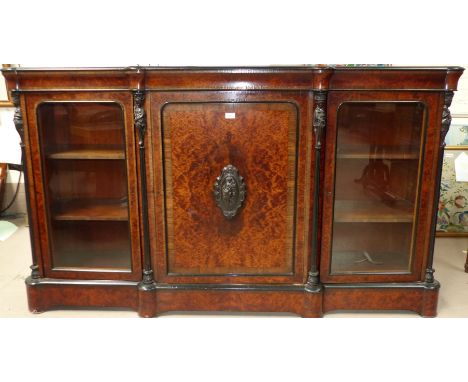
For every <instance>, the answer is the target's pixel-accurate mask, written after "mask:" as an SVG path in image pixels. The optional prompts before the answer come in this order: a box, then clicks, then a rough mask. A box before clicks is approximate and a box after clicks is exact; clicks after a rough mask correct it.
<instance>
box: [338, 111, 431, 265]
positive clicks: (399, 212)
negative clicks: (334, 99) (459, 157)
mask: <svg viewBox="0 0 468 382" xmlns="http://www.w3.org/2000/svg"><path fill="white" fill-rule="evenodd" d="M423 117H424V107H423V106H422V104H420V103H415V102H380V103H373V102H356V103H354V102H353V103H351V102H350V103H345V104H343V105H342V106H341V107H340V109H339V111H338V123H337V146H336V173H335V176H336V178H335V200H334V212H333V218H334V220H333V246H332V261H331V273H332V274H347V273H392V272H408V271H409V268H410V262H411V253H412V245H413V230H414V229H415V226H414V225H415V220H414V216H415V203H416V199H417V193H418V187H419V185H418V179H419V168H420V161H421V157H420V156H421V143H422V142H421V140H422V131H423Z"/></svg>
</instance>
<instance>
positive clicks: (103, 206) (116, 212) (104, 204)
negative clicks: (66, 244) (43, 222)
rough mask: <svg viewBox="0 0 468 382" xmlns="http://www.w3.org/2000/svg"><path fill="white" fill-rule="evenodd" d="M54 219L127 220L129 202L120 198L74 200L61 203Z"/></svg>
mask: <svg viewBox="0 0 468 382" xmlns="http://www.w3.org/2000/svg"><path fill="white" fill-rule="evenodd" d="M53 219H54V220H69V221H73V220H88V221H91V220H94V221H125V220H128V207H127V203H125V202H124V203H122V202H120V201H119V200H74V201H67V202H64V203H60V206H59V208H58V209H57V212H56V213H55V214H53Z"/></svg>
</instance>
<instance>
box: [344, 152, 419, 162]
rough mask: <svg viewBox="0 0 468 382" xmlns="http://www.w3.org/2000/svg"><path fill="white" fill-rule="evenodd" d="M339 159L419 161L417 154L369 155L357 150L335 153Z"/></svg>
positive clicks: (388, 153) (390, 153)
mask: <svg viewBox="0 0 468 382" xmlns="http://www.w3.org/2000/svg"><path fill="white" fill-rule="evenodd" d="M337 158H339V159H388V160H393V159H419V153H418V152H396V151H394V152H386V153H377V154H370V153H369V152H364V151H359V150H344V151H340V152H338V153H337Z"/></svg>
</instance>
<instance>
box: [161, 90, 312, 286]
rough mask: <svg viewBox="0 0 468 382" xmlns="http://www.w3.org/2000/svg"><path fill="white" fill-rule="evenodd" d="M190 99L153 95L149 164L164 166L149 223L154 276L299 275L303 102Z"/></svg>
mask: <svg viewBox="0 0 468 382" xmlns="http://www.w3.org/2000/svg"><path fill="white" fill-rule="evenodd" d="M187 98H188V97H187V96H185V97H184V96H183V95H180V94H179V95H177V94H173V95H172V96H168V94H166V95H161V94H154V95H152V115H153V126H159V128H158V129H155V131H153V142H152V147H153V154H154V155H155V157H154V158H153V163H154V165H155V168H156V169H157V168H158V167H162V171H158V170H156V171H155V185H156V186H155V190H156V194H155V195H156V198H155V201H156V204H155V212H156V219H155V222H154V226H153V227H152V229H153V232H155V233H156V235H155V237H154V238H153V239H154V240H153V242H152V244H153V252H154V253H155V254H156V258H155V259H154V258H153V259H154V261H155V262H157V264H158V266H157V277H158V279H159V280H160V281H161V279H163V280H166V281H167V280H172V281H179V282H211V281H213V282H220V281H225V282H240V281H246V282H262V281H265V282H266V281H269V282H271V280H276V281H278V282H294V281H301V282H302V281H303V273H304V272H303V257H304V236H303V235H304V228H305V227H304V222H303V220H304V219H303V218H304V213H303V212H302V213H301V216H300V221H299V220H298V216H297V211H298V202H299V203H301V205H303V203H304V201H305V200H304V198H305V195H304V192H303V193H302V195H299V196H298V195H296V188H297V186H298V183H300V184H301V190H302V191H304V184H303V179H304V176H303V172H304V170H305V167H304V166H305V164H304V163H300V162H301V155H300V153H299V152H298V149H299V151H300V152H302V151H304V150H303V148H302V149H301V148H299V147H300V142H301V141H302V140H303V141H304V143H305V142H306V139H305V138H306V136H305V135H304V136H303V137H302V138H301V130H302V129H301V128H300V106H299V105H298V102H297V101H296V100H294V99H290V100H284V99H282V100H281V99H278V100H275V99H271V97H267V96H266V95H263V96H262V97H259V96H256V97H254V96H252V95H251V96H244V97H243V99H242V100H241V101H237V100H234V101H233V100H232V98H231V100H230V99H229V97H228V99H226V98H225V97H223V98H224V99H223V98H221V99H220V98H219V94H218V96H216V94H215V93H202V94H198V95H197V96H196V97H194V96H193V95H190V99H189V100H188V99H187ZM249 98H252V99H249ZM303 101H305V100H303ZM156 132H157V134H156ZM303 146H305V145H303ZM305 155H306V154H305V151H304V155H303V156H304V157H305ZM302 162H304V161H303V160H302ZM161 178H162V179H161ZM161 180H162V182H160V181H161ZM158 190H160V191H161V196H162V195H163V198H158V197H157V196H158V192H157V191H158ZM162 199H163V200H162ZM161 202H163V203H161ZM159 208H161V209H160V210H159V211H158V209H159ZM163 227H164V230H163ZM163 231H164V232H163ZM298 232H300V240H297V236H298V235H297V233H298ZM163 243H164V245H162V244H163Z"/></svg>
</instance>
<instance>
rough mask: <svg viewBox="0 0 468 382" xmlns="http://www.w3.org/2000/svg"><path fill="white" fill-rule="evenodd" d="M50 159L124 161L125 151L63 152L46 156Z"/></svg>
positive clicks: (81, 150) (91, 150)
mask: <svg viewBox="0 0 468 382" xmlns="http://www.w3.org/2000/svg"><path fill="white" fill-rule="evenodd" d="M47 157H48V158H50V159H125V151H124V150H118V149H88V150H85V149H80V150H63V151H58V152H55V153H52V154H49V155H48V156H47Z"/></svg>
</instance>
